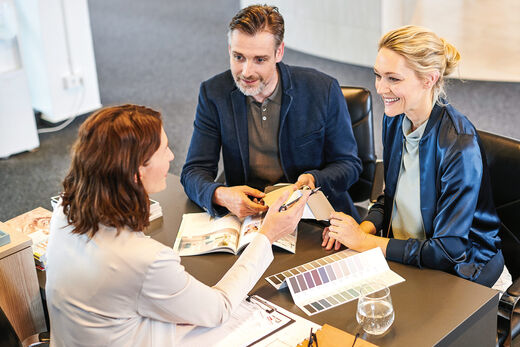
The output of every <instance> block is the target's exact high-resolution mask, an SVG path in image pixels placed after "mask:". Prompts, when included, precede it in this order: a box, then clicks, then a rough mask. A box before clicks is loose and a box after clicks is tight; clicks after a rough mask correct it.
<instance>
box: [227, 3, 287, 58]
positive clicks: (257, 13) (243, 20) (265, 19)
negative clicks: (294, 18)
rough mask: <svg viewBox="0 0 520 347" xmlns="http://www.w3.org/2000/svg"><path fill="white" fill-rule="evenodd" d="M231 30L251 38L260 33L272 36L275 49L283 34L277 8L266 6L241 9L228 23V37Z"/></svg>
mask: <svg viewBox="0 0 520 347" xmlns="http://www.w3.org/2000/svg"><path fill="white" fill-rule="evenodd" d="M233 30H240V31H241V32H243V33H246V34H249V35H251V36H254V35H256V34H257V33H259V32H262V31H268V32H270V33H271V34H273V35H274V40H275V48H278V47H279V46H280V44H281V43H282V42H283V34H284V32H285V28H284V21H283V17H282V15H281V14H280V12H279V11H278V7H275V6H267V5H252V6H248V7H245V8H243V9H241V10H240V11H239V12H238V13H237V14H236V15H235V17H233V19H232V20H231V22H230V23H229V32H228V35H231V33H232V32H233Z"/></svg>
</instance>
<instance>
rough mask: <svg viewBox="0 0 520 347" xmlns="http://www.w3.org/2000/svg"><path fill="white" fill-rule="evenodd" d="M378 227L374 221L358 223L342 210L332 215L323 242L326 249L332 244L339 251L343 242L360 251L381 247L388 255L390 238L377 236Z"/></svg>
mask: <svg viewBox="0 0 520 347" xmlns="http://www.w3.org/2000/svg"><path fill="white" fill-rule="evenodd" d="M375 232H376V228H375V226H374V224H372V222H368V221H364V222H363V223H361V224H358V223H357V222H356V221H355V220H354V218H352V217H351V216H349V215H346V214H344V213H342V212H333V213H332V214H331V215H330V226H329V227H328V228H325V230H323V242H322V244H321V246H322V247H325V249H327V250H330V249H332V246H334V249H335V250H336V251H337V250H339V248H340V247H341V244H343V245H345V246H347V247H348V248H350V249H353V250H355V251H358V252H364V251H367V250H369V249H372V248H375V247H379V248H381V250H382V251H383V254H384V255H385V256H386V247H387V246H388V240H389V239H388V238H385V237H379V236H375V235H374V234H375Z"/></svg>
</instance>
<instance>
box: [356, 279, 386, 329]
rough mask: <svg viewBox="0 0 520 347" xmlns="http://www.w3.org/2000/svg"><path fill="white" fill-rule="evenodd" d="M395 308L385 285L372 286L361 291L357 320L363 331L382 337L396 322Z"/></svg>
mask: <svg viewBox="0 0 520 347" xmlns="http://www.w3.org/2000/svg"><path fill="white" fill-rule="evenodd" d="M394 317H395V314H394V307H393V306H392V298H391V297H390V289H388V287H386V286H385V285H383V284H371V285H370V286H367V287H365V288H362V289H361V290H360V296H359V299H358V306H357V313H356V319H357V321H358V323H359V324H360V325H361V327H362V328H363V330H365V331H366V332H367V333H369V334H371V335H381V334H383V333H384V332H385V331H387V330H388V328H390V326H391V325H392V323H393V322H394Z"/></svg>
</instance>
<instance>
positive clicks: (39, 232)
mask: <svg viewBox="0 0 520 347" xmlns="http://www.w3.org/2000/svg"><path fill="white" fill-rule="evenodd" d="M51 217H52V212H51V211H49V210H46V209H44V208H43V207H37V208H35V209H34V210H32V211H29V212H26V213H24V214H22V215H19V216H17V217H14V218H12V219H10V220H9V221H7V222H6V223H5V224H7V225H8V226H10V227H11V228H13V229H15V230H17V231H18V232H21V233H23V234H25V235H27V236H29V237H30V238H31V239H32V242H33V244H32V250H33V255H34V260H35V262H36V267H37V268H39V269H40V270H44V269H45V263H46V253H47V242H48V239H49V230H50V222H51Z"/></svg>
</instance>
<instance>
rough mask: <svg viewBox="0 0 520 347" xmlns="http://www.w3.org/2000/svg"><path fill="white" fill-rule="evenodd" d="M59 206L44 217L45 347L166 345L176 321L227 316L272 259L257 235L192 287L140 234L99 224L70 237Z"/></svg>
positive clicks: (164, 251)
mask: <svg viewBox="0 0 520 347" xmlns="http://www.w3.org/2000/svg"><path fill="white" fill-rule="evenodd" d="M72 230H73V227H72V226H68V225H67V221H66V217H65V215H64V214H63V210H62V208H61V206H58V207H57V208H56V209H55V211H54V213H53V217H52V220H51V235H50V239H49V244H48V250H47V284H46V288H45V290H46V295H47V306H48V309H49V316H50V321H51V345H52V346H172V345H173V344H174V341H175V326H176V324H177V323H190V324H195V325H202V326H208V327H212V326H217V325H219V324H221V323H222V322H224V321H225V320H227V319H228V317H229V316H230V313H231V311H232V310H233V309H234V308H236V307H237V306H238V305H239V304H240V302H241V301H242V300H243V299H244V297H245V296H246V294H247V293H248V292H249V291H250V290H251V289H252V287H253V286H254V285H255V283H256V282H257V281H258V279H259V278H260V276H261V275H262V274H263V273H264V272H265V270H266V269H267V267H268V266H269V264H270V263H271V262H272V260H273V253H272V249H271V244H270V243H269V240H268V239H267V237H265V236H264V235H262V234H259V235H258V236H257V237H256V238H255V239H254V241H253V242H252V243H251V244H250V245H249V246H248V247H247V248H246V249H245V250H244V252H243V254H242V255H241V256H240V258H239V259H238V260H237V261H236V262H235V264H234V265H233V266H232V267H231V269H230V270H229V271H228V272H227V273H226V274H225V275H224V277H223V278H222V279H221V280H220V281H219V282H218V283H217V284H216V285H215V286H214V287H208V286H206V285H205V284H203V283H201V282H199V281H198V280H196V279H195V278H194V277H192V276H191V275H190V274H188V273H187V272H186V271H185V270H184V267H183V266H182V265H181V264H180V258H179V256H178V255H177V254H176V253H175V252H174V251H173V250H172V249H171V248H169V247H166V246H165V245H163V244H161V243H159V242H157V241H155V240H153V239H151V238H148V237H147V236H145V235H144V234H143V233H142V232H134V231H130V230H122V231H121V232H120V233H119V235H117V231H116V230H115V229H114V228H109V227H105V226H100V230H99V231H98V232H97V233H96V235H95V236H94V237H93V238H92V239H91V240H89V239H88V237H87V236H85V235H76V234H72V233H71V231H72Z"/></svg>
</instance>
